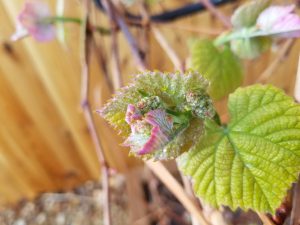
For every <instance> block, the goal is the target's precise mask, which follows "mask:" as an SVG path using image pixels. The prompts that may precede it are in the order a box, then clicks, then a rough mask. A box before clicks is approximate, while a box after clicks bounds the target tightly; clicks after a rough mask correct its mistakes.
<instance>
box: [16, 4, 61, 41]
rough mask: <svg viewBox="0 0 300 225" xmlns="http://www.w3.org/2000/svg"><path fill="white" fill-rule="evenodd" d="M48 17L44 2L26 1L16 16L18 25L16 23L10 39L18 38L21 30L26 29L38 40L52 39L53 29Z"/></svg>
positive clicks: (48, 13)
mask: <svg viewBox="0 0 300 225" xmlns="http://www.w3.org/2000/svg"><path fill="white" fill-rule="evenodd" d="M50 17H51V14H50V10H49V8H48V5H46V4H45V3H43V2H41V1H28V2H26V3H25V5H24V8H23V10H22V11H21V12H20V14H19V16H18V20H19V21H18V22H19V25H17V31H16V33H15V34H14V35H13V36H12V40H18V38H19V37H21V35H20V31H22V30H27V32H28V33H29V34H30V35H31V36H32V37H33V38H34V39H36V40H37V41H40V42H45V41H51V40H53V39H54V37H55V31H54V26H53V25H52V24H51V22H50V21H49V18H50ZM21 26H22V27H21Z"/></svg>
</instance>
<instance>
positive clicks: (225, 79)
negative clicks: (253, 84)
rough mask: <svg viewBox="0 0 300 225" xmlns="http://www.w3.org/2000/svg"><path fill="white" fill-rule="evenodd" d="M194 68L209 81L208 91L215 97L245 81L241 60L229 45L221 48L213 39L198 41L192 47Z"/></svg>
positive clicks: (219, 96)
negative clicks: (217, 46)
mask: <svg viewBox="0 0 300 225" xmlns="http://www.w3.org/2000/svg"><path fill="white" fill-rule="evenodd" d="M191 55H192V68H193V69H195V70H197V71H198V72H199V73H200V74H201V75H203V76H204V77H205V78H206V79H207V80H208V81H209V82H210V85H209V88H208V92H209V94H210V95H211V97H212V98H214V99H220V98H222V97H224V96H226V95H228V94H229V93H231V92H232V91H234V90H235V89H236V88H237V87H239V86H240V85H241V83H242V81H243V69H242V65H241V63H240V60H239V59H238V58H237V57H236V56H235V55H234V54H233V53H232V52H231V50H230V48H229V47H228V46H224V48H223V49H221V50H219V49H218V48H216V47H215V46H214V44H213V42H212V41H209V40H200V41H196V42H195V43H194V44H193V45H192V47H191Z"/></svg>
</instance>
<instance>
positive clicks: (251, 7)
mask: <svg viewBox="0 0 300 225" xmlns="http://www.w3.org/2000/svg"><path fill="white" fill-rule="evenodd" d="M270 3H271V0H254V1H249V2H247V3H245V4H243V5H242V6H240V7H239V8H238V9H237V10H235V12H234V14H233V15H232V17H231V23H232V25H233V27H234V28H235V29H241V28H245V27H252V26H254V25H255V24H256V20H257V18H258V16H259V14H260V13H261V12H262V11H263V10H264V9H266V8H267V7H268V6H269V5H270Z"/></svg>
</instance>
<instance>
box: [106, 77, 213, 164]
mask: <svg viewBox="0 0 300 225" xmlns="http://www.w3.org/2000/svg"><path fill="white" fill-rule="evenodd" d="M206 88H207V81H206V80H205V79H204V78H202V77H201V75H199V74H198V73H194V72H190V73H188V74H186V75H185V74H179V73H175V74H164V73H161V72H145V73H142V74H140V75H138V76H137V77H136V78H135V80H134V82H133V83H132V84H131V85H130V86H128V87H125V88H123V89H121V91H120V92H119V93H118V94H117V95H116V96H115V98H114V99H112V100H111V101H110V102H109V103H108V104H107V105H106V106H105V107H104V108H103V109H102V110H101V114H102V116H103V117H104V118H105V119H106V120H108V121H109V122H110V123H111V124H112V125H113V126H114V127H115V128H116V129H118V130H119V131H120V132H121V133H122V134H123V135H124V136H125V137H126V141H125V142H124V145H126V146H129V147H130V148H131V151H130V152H131V153H132V154H133V155H136V156H140V157H142V158H146V159H148V158H154V159H156V160H163V159H174V158H176V157H178V156H179V155H180V154H181V153H182V152H184V151H187V150H188V149H189V148H190V147H191V146H193V145H194V144H195V143H196V142H197V141H198V140H199V138H200V137H201V135H202V130H203V120H204V119H206V118H214V116H215V109H214V107H213V105H212V100H211V99H210V97H209V96H208V95H207V93H206Z"/></svg>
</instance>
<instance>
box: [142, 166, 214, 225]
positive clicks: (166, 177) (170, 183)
mask: <svg viewBox="0 0 300 225" xmlns="http://www.w3.org/2000/svg"><path fill="white" fill-rule="evenodd" d="M146 165H147V166H148V167H149V169H151V171H152V172H153V173H154V174H155V175H156V176H157V177H158V178H159V179H160V180H161V182H162V183H164V184H165V185H166V187H167V188H168V189H169V190H170V191H171V192H172V193H173V194H174V196H175V197H176V198H177V199H178V200H179V201H180V202H181V204H182V205H183V206H184V207H185V208H186V210H187V211H189V213H190V214H191V215H193V216H195V217H196V218H197V219H198V221H199V222H200V223H201V224H202V225H210V223H209V222H207V220H206V219H205V217H204V215H203V213H202V211H201V209H199V208H198V207H197V206H196V205H195V203H194V202H193V201H192V200H191V199H190V198H189V197H188V195H187V194H186V193H185V191H184V189H183V188H182V186H181V185H180V184H179V183H178V181H177V180H176V179H175V178H174V177H173V176H172V175H171V173H170V172H169V171H168V170H167V169H166V168H165V167H164V165H163V164H162V163H161V162H150V161H148V162H146Z"/></svg>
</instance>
